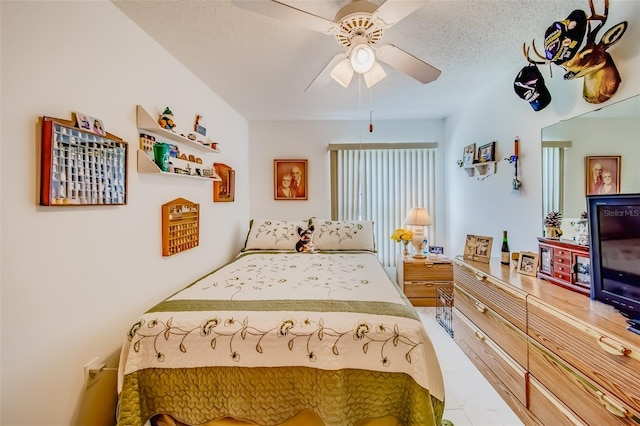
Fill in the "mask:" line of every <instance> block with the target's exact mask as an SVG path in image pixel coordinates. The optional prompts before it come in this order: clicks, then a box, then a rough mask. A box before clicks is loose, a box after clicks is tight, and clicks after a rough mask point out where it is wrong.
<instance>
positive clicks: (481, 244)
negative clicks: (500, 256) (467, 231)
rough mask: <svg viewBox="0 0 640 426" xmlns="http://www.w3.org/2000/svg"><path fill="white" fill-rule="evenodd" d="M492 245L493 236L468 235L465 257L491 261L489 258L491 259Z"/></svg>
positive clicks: (485, 261) (479, 260) (465, 244)
mask: <svg viewBox="0 0 640 426" xmlns="http://www.w3.org/2000/svg"><path fill="white" fill-rule="evenodd" d="M492 245H493V237H484V236H482V235H467V239H466V241H465V243H464V254H463V257H464V258H465V259H468V260H475V261H478V262H483V263H489V260H490V259H491V246H492Z"/></svg>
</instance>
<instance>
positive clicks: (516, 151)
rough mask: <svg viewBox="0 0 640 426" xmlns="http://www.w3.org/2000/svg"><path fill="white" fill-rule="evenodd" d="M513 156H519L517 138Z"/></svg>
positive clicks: (514, 142)
mask: <svg viewBox="0 0 640 426" xmlns="http://www.w3.org/2000/svg"><path fill="white" fill-rule="evenodd" d="M513 155H515V156H516V157H517V156H518V137H517V136H516V140H515V141H513Z"/></svg>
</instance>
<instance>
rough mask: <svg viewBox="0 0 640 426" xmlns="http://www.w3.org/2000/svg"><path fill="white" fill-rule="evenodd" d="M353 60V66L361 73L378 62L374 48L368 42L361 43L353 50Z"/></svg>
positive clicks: (351, 57)
mask: <svg viewBox="0 0 640 426" xmlns="http://www.w3.org/2000/svg"><path fill="white" fill-rule="evenodd" d="M349 59H350V61H351V67H353V70H354V71H355V72H357V73H359V74H364V73H366V72H368V71H370V70H371V68H373V65H374V64H375V62H376V56H375V54H374V53H373V49H372V48H371V46H369V45H368V44H359V45H357V46H356V47H354V48H353V50H352V51H351V56H350V57H349Z"/></svg>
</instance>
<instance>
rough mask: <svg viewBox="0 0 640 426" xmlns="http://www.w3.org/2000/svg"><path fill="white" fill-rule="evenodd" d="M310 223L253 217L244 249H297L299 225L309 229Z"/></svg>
mask: <svg viewBox="0 0 640 426" xmlns="http://www.w3.org/2000/svg"><path fill="white" fill-rule="evenodd" d="M308 225H309V222H308V221H306V220H298V221H286V220H269V219H253V220H252V221H251V222H250V224H249V228H250V229H249V234H247V241H246V242H245V244H244V249H243V250H295V249H296V243H297V242H298V240H299V239H300V236H299V235H298V227H301V228H302V229H307V226H308Z"/></svg>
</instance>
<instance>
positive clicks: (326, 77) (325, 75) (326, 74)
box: [304, 53, 347, 92]
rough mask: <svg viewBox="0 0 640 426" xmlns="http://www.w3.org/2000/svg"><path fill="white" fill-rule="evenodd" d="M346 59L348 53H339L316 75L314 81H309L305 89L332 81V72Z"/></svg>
mask: <svg viewBox="0 0 640 426" xmlns="http://www.w3.org/2000/svg"><path fill="white" fill-rule="evenodd" d="M346 59H347V54H346V53H338V54H337V55H336V56H334V57H333V58H332V59H331V60H330V61H329V63H328V64H327V65H325V67H324V68H323V69H322V71H320V73H319V74H318V75H317V76H316V78H314V79H313V81H312V82H311V83H309V85H308V86H307V88H306V89H304V91H305V92H307V91H308V90H309V89H310V88H311V87H322V86H325V85H326V84H327V83H328V82H329V81H330V77H331V74H330V73H331V72H332V71H333V70H334V69H335V68H336V66H337V65H338V64H340V63H342V62H344V61H345V60H346ZM336 81H337V80H336ZM340 84H342V83H340Z"/></svg>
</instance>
